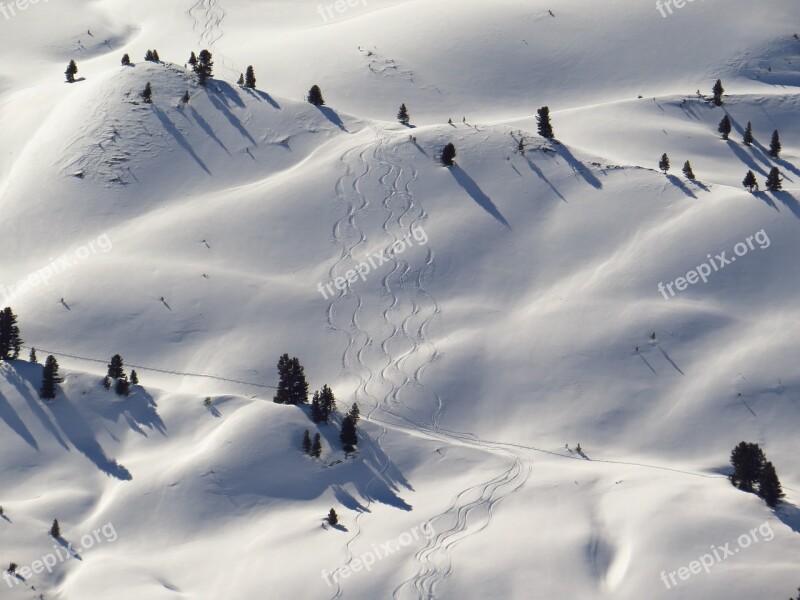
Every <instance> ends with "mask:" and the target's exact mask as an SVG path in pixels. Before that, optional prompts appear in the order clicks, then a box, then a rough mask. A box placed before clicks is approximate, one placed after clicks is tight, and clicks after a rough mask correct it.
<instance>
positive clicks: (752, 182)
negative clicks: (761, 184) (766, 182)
mask: <svg viewBox="0 0 800 600" xmlns="http://www.w3.org/2000/svg"><path fill="white" fill-rule="evenodd" d="M742 185H743V186H744V187H746V188H747V189H748V190H750V191H751V192H752V191H753V189H754V188H758V182H757V181H756V176H755V174H754V173H753V172H752V171H748V172H747V175H745V176H744V181H742Z"/></svg>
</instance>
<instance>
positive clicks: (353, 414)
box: [347, 402, 361, 425]
mask: <svg viewBox="0 0 800 600" xmlns="http://www.w3.org/2000/svg"><path fill="white" fill-rule="evenodd" d="M347 414H348V415H349V416H350V418H351V419H353V423H355V424H356V425H358V420H359V419H360V418H361V410H359V408H358V404H356V403H355V402H353V406H352V407H351V408H350V412H349V413H347Z"/></svg>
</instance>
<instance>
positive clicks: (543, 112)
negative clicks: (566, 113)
mask: <svg viewBox="0 0 800 600" xmlns="http://www.w3.org/2000/svg"><path fill="white" fill-rule="evenodd" d="M536 113H537V115H536V122H537V123H538V129H539V135H540V136H542V137H543V138H547V139H548V140H552V139H553V138H554V137H555V134H554V133H553V126H552V125H551V124H550V108H548V107H547V106H543V107H542V108H540V109H539V110H537V111H536Z"/></svg>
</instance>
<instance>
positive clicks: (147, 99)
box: [142, 81, 153, 104]
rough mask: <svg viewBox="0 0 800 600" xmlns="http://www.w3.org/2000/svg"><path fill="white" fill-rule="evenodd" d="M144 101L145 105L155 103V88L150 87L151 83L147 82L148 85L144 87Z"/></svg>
mask: <svg viewBox="0 0 800 600" xmlns="http://www.w3.org/2000/svg"><path fill="white" fill-rule="evenodd" d="M142 100H144V103H145V104H152V103H153V88H152V87H150V82H149V81H148V82H147V85H146V86H144V91H143V92H142Z"/></svg>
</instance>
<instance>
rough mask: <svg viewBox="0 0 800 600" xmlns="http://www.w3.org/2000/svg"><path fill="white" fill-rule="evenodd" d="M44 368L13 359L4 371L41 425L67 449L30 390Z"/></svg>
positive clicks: (37, 398)
mask: <svg viewBox="0 0 800 600" xmlns="http://www.w3.org/2000/svg"><path fill="white" fill-rule="evenodd" d="M43 371H44V368H43V367H42V365H38V364H31V363H28V362H24V361H14V366H13V367H12V368H11V369H9V370H7V371H6V375H7V379H8V381H9V382H10V383H11V384H12V385H13V386H14V387H15V388H16V389H17V392H19V395H20V396H22V397H23V398H25V402H27V403H28V407H29V408H30V409H31V412H32V413H33V414H35V415H36V418H37V419H39V422H41V424H42V426H43V427H44V428H45V429H47V431H49V432H50V433H52V434H53V437H54V438H55V439H56V441H57V442H58V443H59V444H60V445H61V447H62V448H64V450H69V446H68V445H67V443H66V442H65V441H64V439H63V438H62V437H61V434H60V433H59V432H58V429H57V428H56V426H55V425H54V424H53V422H52V421H51V420H50V417H49V416H48V414H47V412H45V410H44V409H43V408H42V403H41V400H40V399H39V397H38V394H34V393H32V391H31V390H35V389H36V388H35V387H34V385H33V382H34V381H41V380H42V372H43Z"/></svg>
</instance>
